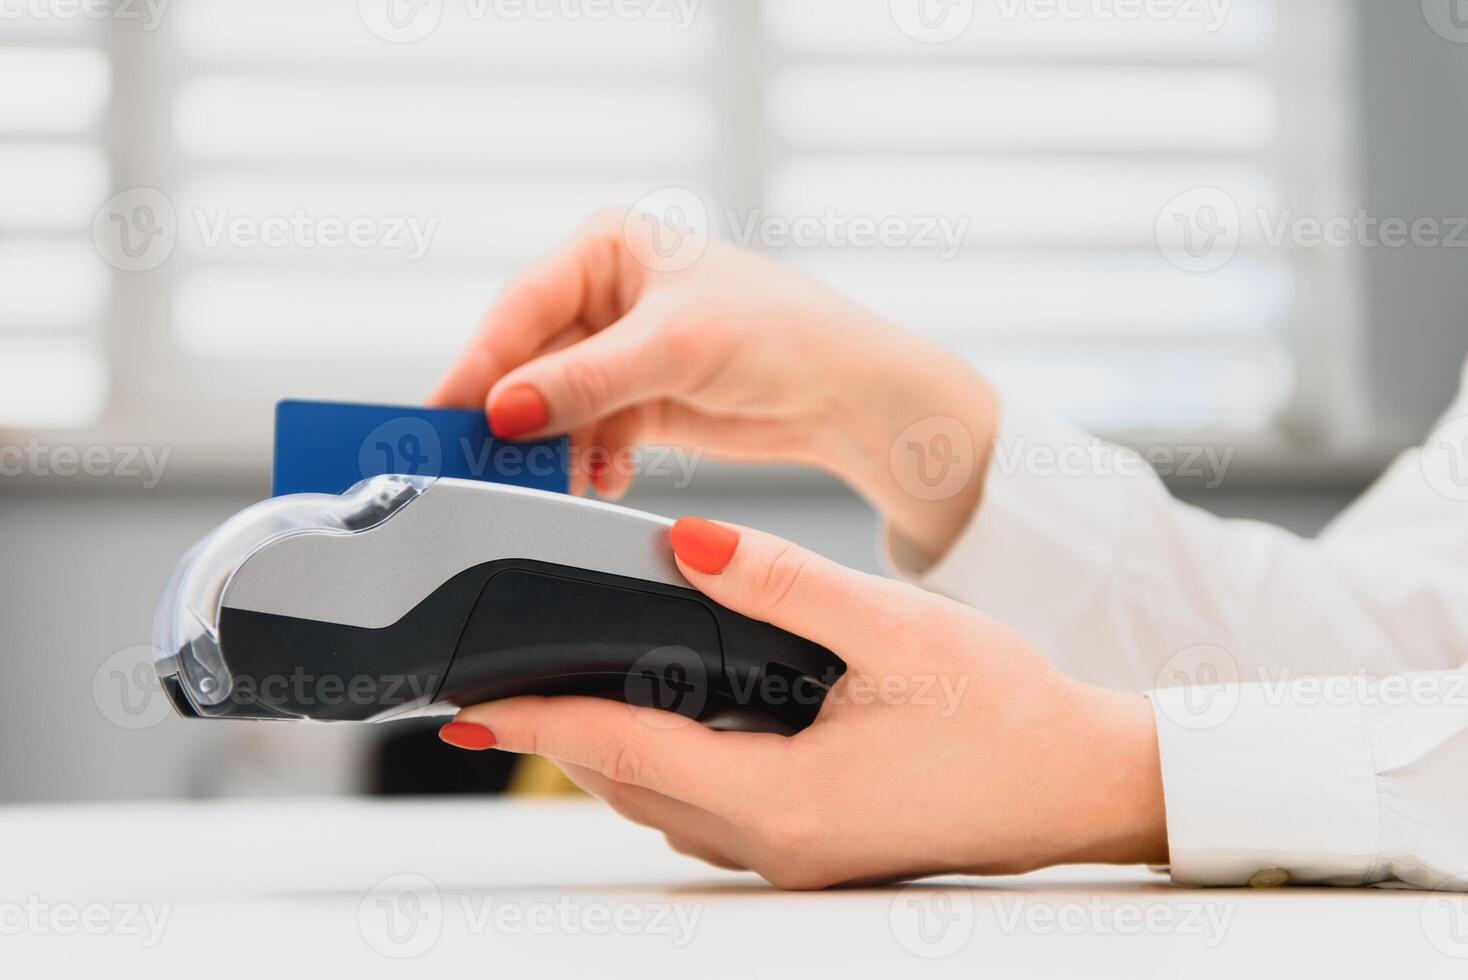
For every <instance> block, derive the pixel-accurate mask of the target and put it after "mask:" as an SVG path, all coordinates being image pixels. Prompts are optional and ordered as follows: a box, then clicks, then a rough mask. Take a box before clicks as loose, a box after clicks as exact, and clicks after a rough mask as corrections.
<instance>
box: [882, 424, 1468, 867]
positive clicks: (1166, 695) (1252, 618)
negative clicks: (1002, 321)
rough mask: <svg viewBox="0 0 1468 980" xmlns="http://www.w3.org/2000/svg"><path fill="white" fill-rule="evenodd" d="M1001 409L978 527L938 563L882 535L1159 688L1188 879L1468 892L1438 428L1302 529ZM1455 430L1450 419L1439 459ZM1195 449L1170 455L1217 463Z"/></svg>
mask: <svg viewBox="0 0 1468 980" xmlns="http://www.w3.org/2000/svg"><path fill="white" fill-rule="evenodd" d="M1003 404H1004V406H1005V408H1004V417H1003V419H1002V420H1001V424H1000V429H999V435H998V437H997V440H996V445H995V450H994V454H993V458H992V460H991V462H990V469H989V472H988V474H987V483H986V485H985V490H984V500H983V503H982V505H981V507H980V508H979V511H978V513H977V514H976V515H975V517H974V519H973V521H972V523H971V525H970V526H969V527H968V528H967V529H966V530H965V532H964V533H963V534H962V535H961V536H960V537H959V539H958V540H957V541H955V542H954V544H953V546H952V548H951V549H950V551H949V552H948V554H947V555H945V556H944V557H943V558H942V559H941V560H940V561H939V562H938V563H936V564H934V565H932V566H931V567H922V566H921V565H920V564H918V563H917V562H915V561H914V560H913V558H912V556H911V552H910V549H908V548H906V547H905V545H904V544H903V542H902V541H900V540H894V539H892V538H891V536H890V535H889V549H890V551H889V555H890V560H891V563H892V565H893V566H894V568H895V569H896V570H897V571H898V572H899V573H900V574H903V575H904V576H905V577H908V578H910V579H912V580H914V581H917V582H918V583H919V584H922V585H924V586H925V587H927V588H929V589H931V590H933V591H936V592H939V593H943V594H945V595H948V596H950V597H952V598H955V599H958V600H960V601H962V602H965V603H967V604H969V605H972V606H974V607H976V608H979V609H982V610H984V611H986V612H988V613H991V614H992V615H994V616H996V617H997V618H999V619H1001V620H1004V621H1005V622H1007V623H1009V624H1010V625H1011V626H1014V627H1015V628H1017V629H1018V630H1019V631H1020V632H1021V633H1023V634H1024V635H1026V636H1027V637H1028V638H1029V639H1030V640H1031V641H1032V642H1033V643H1035V644H1036V645H1037V646H1038V647H1039V648H1040V649H1041V650H1042V651H1044V652H1045V653H1046V654H1047V655H1048V656H1049V657H1051V658H1052V659H1053V660H1054V661H1055V662H1056V663H1057V664H1058V665H1059V666H1060V667H1061V668H1062V669H1064V670H1066V671H1067V672H1069V673H1070V674H1072V675H1073V676H1076V677H1079V678H1081V679H1083V680H1087V681H1090V682H1092V683H1096V684H1101V685H1104V686H1107V687H1111V688H1116V689H1122V690H1136V691H1139V692H1143V691H1151V692H1152V693H1151V695H1150V696H1151V699H1152V703H1153V705H1154V709H1155V713H1156V717H1157V723H1158V738H1159V742H1160V747H1161V755H1162V768H1163V783H1164V792H1165V795H1166V800H1167V816H1168V836H1169V842H1170V845H1171V852H1172V869H1171V870H1172V875H1173V877H1174V878H1175V879H1177V880H1178V881H1181V882H1186V883H1189V884H1217V885H1228V884H1244V883H1248V882H1250V881H1253V882H1254V883H1256V884H1263V883H1278V882H1282V881H1286V880H1289V881H1296V882H1309V883H1321V884H1357V885H1359V884H1366V883H1378V882H1398V883H1406V884H1411V885H1416V886H1419V887H1448V888H1458V887H1459V885H1460V884H1461V889H1462V890H1468V877H1462V876H1465V875H1468V672H1463V671H1459V670H1458V668H1459V667H1460V666H1461V665H1462V663H1463V661H1464V660H1465V659H1468V466H1465V468H1464V472H1463V474H1462V485H1461V486H1459V485H1458V483H1457V482H1456V481H1457V479H1458V476H1459V474H1458V473H1457V472H1456V471H1455V470H1452V469H1451V467H1450V466H1449V467H1447V468H1443V466H1440V465H1439V464H1440V463H1441V462H1442V459H1441V457H1442V453H1441V452H1440V450H1441V449H1443V448H1444V447H1443V446H1442V445H1441V443H1440V441H1439V442H1436V443H1433V444H1429V456H1428V457H1426V458H1425V457H1424V454H1423V452H1422V451H1421V450H1414V451H1413V452H1410V453H1407V454H1405V455H1404V456H1403V457H1402V458H1401V459H1399V460H1398V461H1397V462H1396V464H1395V465H1394V466H1393V467H1392V468H1391V469H1390V470H1389V471H1388V472H1387V474H1386V475H1385V476H1384V477H1383V478H1382V479H1381V481H1380V482H1379V483H1378V484H1377V485H1376V486H1375V487H1374V488H1373V489H1372V490H1371V491H1370V492H1368V493H1367V494H1366V495H1365V496H1364V497H1363V498H1362V499H1361V500H1360V501H1359V502H1358V503H1357V504H1356V505H1354V506H1353V507H1352V508H1351V509H1350V510H1349V511H1348V512H1347V513H1346V514H1345V515H1343V516H1342V517H1341V518H1339V519H1338V520H1337V521H1336V522H1335V523H1334V524H1333V525H1332V526H1331V527H1330V528H1329V529H1328V530H1327V531H1326V532H1325V533H1324V534H1323V535H1322V536H1321V537H1320V538H1318V539H1316V540H1307V539H1303V538H1300V537H1297V536H1295V535H1293V534H1290V533H1288V532H1286V531H1284V530H1282V529H1280V528H1277V527H1273V526H1270V525H1265V524H1260V523H1256V522H1250V521H1229V520H1223V519H1220V518H1217V517H1214V516H1212V515H1210V514H1208V513H1206V512H1204V511H1201V510H1199V509H1197V508H1193V507H1190V506H1187V505H1185V504H1183V503H1181V502H1179V501H1177V500H1175V499H1174V498H1172V497H1171V496H1170V495H1169V494H1168V493H1167V490H1166V488H1165V487H1164V486H1163V484H1162V483H1161V481H1160V480H1159V479H1158V478H1157V476H1156V474H1155V472H1154V471H1153V470H1152V469H1151V467H1150V466H1148V465H1146V463H1145V461H1144V460H1143V459H1142V458H1141V457H1140V456H1138V455H1137V454H1136V453H1134V452H1132V451H1130V450H1123V449H1118V448H1116V447H1112V446H1108V445H1106V444H1104V443H1102V442H1100V441H1099V440H1096V439H1095V438H1094V437H1091V436H1089V435H1087V434H1085V433H1083V432H1081V431H1080V430H1078V429H1075V428H1074V427H1072V426H1070V425H1068V424H1067V423H1064V422H1061V421H1059V420H1057V419H1054V418H1052V417H1050V416H1048V415H1046V414H1045V413H1043V412H1037V411H1034V410H1032V409H1029V408H1027V407H1025V406H1024V405H1022V404H1021V403H1018V402H1015V401H1012V400H1009V399H1005V400H1004V401H1003ZM1457 414H1468V403H1465V402H1464V401H1463V400H1462V399H1460V401H1459V403H1458V405H1457V406H1455V408H1454V410H1453V412H1450V413H1449V420H1451V419H1452V418H1454V417H1455V415H1457ZM1462 435H1463V437H1464V438H1462V439H1460V438H1459V434H1458V433H1456V432H1455V431H1454V430H1453V429H1451V428H1447V427H1445V428H1443V429H1440V430H1439V435H1438V436H1435V439H1439V440H1440V437H1442V436H1452V437H1453V438H1454V440H1456V443H1455V444H1454V445H1452V446H1451V448H1450V450H1449V458H1448V460H1447V462H1449V463H1457V462H1468V441H1465V440H1468V423H1465V432H1464V433H1463V434H1462ZM1187 455H1188V454H1183V455H1173V456H1170V457H1168V458H1167V459H1166V460H1165V462H1167V463H1168V464H1169V465H1175V466H1179V467H1188V466H1201V467H1203V468H1204V469H1205V471H1207V472H1211V473H1214V474H1215V475H1219V471H1220V470H1221V469H1222V467H1223V466H1224V465H1225V461H1224V459H1223V457H1221V456H1217V455H1215V456H1213V457H1211V458H1210V457H1208V456H1207V455H1205V454H1202V453H1201V452H1200V453H1199V454H1197V456H1196V458H1194V459H1189V458H1187ZM1460 456H1461V460H1460V459H1459V457H1460ZM1154 461H1158V460H1154ZM1460 491H1461V492H1460Z"/></svg>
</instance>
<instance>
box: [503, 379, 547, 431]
mask: <svg viewBox="0 0 1468 980" xmlns="http://www.w3.org/2000/svg"><path fill="white" fill-rule="evenodd" d="M549 417H550V411H549V410H548V409H547V408H546V407H545V399H544V398H542V397H541V396H540V392H538V391H536V390H535V389H534V388H532V387H530V386H529V385H516V386H515V387H513V388H511V389H510V390H508V391H506V392H505V393H504V394H502V395H500V396H499V397H498V398H496V399H495V401H494V404H493V405H491V406H489V427H490V428H491V429H493V430H494V434H495V435H497V436H499V437H500V438H501V439H515V438H517V437H519V436H523V435H524V434H525V433H527V432H534V431H535V430H537V429H540V428H543V427H544V426H545V423H546V419H548V418H549Z"/></svg>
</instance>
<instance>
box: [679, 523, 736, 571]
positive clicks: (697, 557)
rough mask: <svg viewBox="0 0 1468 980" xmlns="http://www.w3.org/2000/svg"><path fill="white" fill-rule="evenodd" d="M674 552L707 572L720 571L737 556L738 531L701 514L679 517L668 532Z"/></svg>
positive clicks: (688, 562) (686, 562)
mask: <svg viewBox="0 0 1468 980" xmlns="http://www.w3.org/2000/svg"><path fill="white" fill-rule="evenodd" d="M669 539H670V540H671V541H672V543H673V553H674V554H675V555H677V556H678V557H679V558H680V559H682V561H683V563H684V564H686V565H689V566H691V567H692V568H695V569H697V570H698V571H700V572H703V573H704V574H706V575H717V574H719V573H720V572H722V571H723V570H724V568H725V567H726V566H727V565H728V564H729V560H730V559H731V558H733V557H734V550H735V549H736V548H738V547H739V534H738V532H736V531H731V530H729V529H728V528H727V527H724V526H723V525H721V524H715V523H714V522H713V521H709V520H705V519H704V518H702V517H683V518H679V520H678V523H676V524H674V525H673V530H672V531H671V532H670V533H669Z"/></svg>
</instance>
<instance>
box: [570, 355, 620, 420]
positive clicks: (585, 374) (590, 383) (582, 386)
mask: <svg viewBox="0 0 1468 980" xmlns="http://www.w3.org/2000/svg"><path fill="white" fill-rule="evenodd" d="M561 378H562V380H563V382H564V383H565V385H566V388H567V390H568V391H570V393H571V397H572V398H573V399H575V400H576V401H577V403H578V404H579V405H580V406H581V407H582V408H583V409H585V410H588V411H593V410H595V409H596V408H597V407H598V406H600V405H602V404H603V403H604V402H605V401H606V398H607V395H608V393H609V392H610V391H611V377H610V375H609V374H608V372H607V369H606V365H605V364H603V363H602V362H601V360H600V359H598V358H594V357H582V358H575V359H572V360H570V361H568V362H567V363H566V365H565V368H564V369H563V370H562V372H561Z"/></svg>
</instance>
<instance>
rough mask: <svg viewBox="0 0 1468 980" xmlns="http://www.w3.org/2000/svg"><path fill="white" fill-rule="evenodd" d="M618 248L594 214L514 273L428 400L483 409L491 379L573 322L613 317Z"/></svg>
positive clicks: (594, 324) (596, 323) (592, 323)
mask: <svg viewBox="0 0 1468 980" xmlns="http://www.w3.org/2000/svg"><path fill="white" fill-rule="evenodd" d="M620 247H621V242H620V239H619V238H618V237H617V235H616V233H615V232H613V231H611V230H609V227H608V225H607V222H605V221H603V220H600V219H595V220H593V222H592V223H590V224H589V225H588V226H587V228H586V229H583V230H582V231H581V232H578V234H577V235H576V236H575V237H574V238H573V239H572V240H571V241H569V242H568V243H566V244H565V245H563V246H561V247H560V248H558V249H557V250H555V251H554V252H551V253H550V254H549V255H546V256H545V257H543V258H541V259H539V260H538V261H536V262H534V263H533V264H532V265H530V266H529V267H528V268H527V269H525V270H524V271H523V272H521V273H520V274H519V275H517V276H516V277H515V278H514V279H513V280H511V282H510V284H509V285H508V286H506V287H505V290H504V292H503V293H501V294H500V296H499V298H498V299H497V300H495V302H494V305H493V306H491V307H490V309H489V312H487V313H486V314H485V316H484V321H483V323H482V324H481V325H480V328H479V331H478V332H477V333H476V334H475V336H474V339H473V340H472V341H470V342H469V346H468V348H467V349H465V351H464V352H463V353H462V354H460V355H459V357H458V359H457V360H455V361H454V363H453V365H452V366H451V367H450V368H449V371H448V373H447V374H446V375H445V376H444V378H443V380H442V381H440V382H439V384H438V387H437V388H435V389H434V392H433V394H432V395H430V396H429V399H428V404H429V405H432V406H436V407H441V408H484V407H485V399H486V398H487V397H488V396H489V391H490V389H491V388H493V387H494V385H495V383H496V382H498V381H499V379H500V378H502V377H504V376H505V374H507V373H508V372H510V371H512V370H514V369H515V368H517V367H519V366H520V365H522V364H524V363H526V362H527V361H529V360H531V359H532V358H533V357H534V356H535V355H536V354H537V353H538V352H539V351H540V349H541V348H542V347H543V346H544V345H545V344H546V343H547V342H549V341H550V340H551V339H552V338H554V337H555V336H556V335H557V334H559V333H561V332H562V331H564V330H566V329H567V328H568V327H571V326H574V325H576V324H585V325H587V326H588V327H590V328H591V329H593V330H596V329H600V328H601V327H603V326H605V325H606V324H608V323H611V322H612V321H613V320H615V319H616V318H617V316H618V315H619V311H617V310H616V309H615V305H616V302H617V299H618V295H619V294H620V293H621V289H620V288H619V285H620V284H619V282H618V278H619V274H620V267H621V262H620V261H619V258H618V255H619V251H620Z"/></svg>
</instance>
